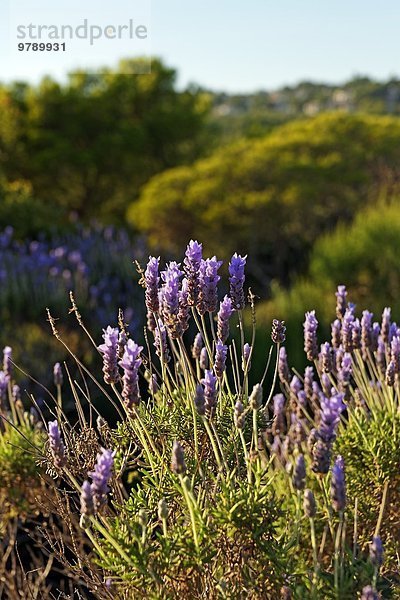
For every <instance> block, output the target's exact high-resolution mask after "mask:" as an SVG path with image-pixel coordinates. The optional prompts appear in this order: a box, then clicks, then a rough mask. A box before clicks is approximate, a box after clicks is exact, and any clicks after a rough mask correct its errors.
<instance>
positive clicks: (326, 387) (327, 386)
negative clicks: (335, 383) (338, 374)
mask: <svg viewBox="0 0 400 600" xmlns="http://www.w3.org/2000/svg"><path fill="white" fill-rule="evenodd" d="M321 385H322V391H323V393H324V394H325V396H330V395H331V389H332V383H331V380H330V379H329V377H328V375H327V374H326V373H323V374H322V377H321Z"/></svg>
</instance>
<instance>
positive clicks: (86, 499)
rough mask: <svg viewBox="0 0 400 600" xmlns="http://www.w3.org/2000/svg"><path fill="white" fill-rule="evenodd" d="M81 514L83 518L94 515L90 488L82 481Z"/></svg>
mask: <svg viewBox="0 0 400 600" xmlns="http://www.w3.org/2000/svg"><path fill="white" fill-rule="evenodd" d="M81 514H82V515H84V516H85V517H90V516H91V515H93V514H94V502H93V492H92V486H91V485H90V483H89V482H88V481H84V482H83V484H82V488H81Z"/></svg>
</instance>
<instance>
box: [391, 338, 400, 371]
mask: <svg viewBox="0 0 400 600" xmlns="http://www.w3.org/2000/svg"><path fill="white" fill-rule="evenodd" d="M390 359H391V361H392V362H393V363H394V365H395V372H396V373H398V372H399V371H400V337H397V336H394V337H393V338H392V341H391V342H390Z"/></svg>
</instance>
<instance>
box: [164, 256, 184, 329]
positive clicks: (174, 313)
mask: <svg viewBox="0 0 400 600" xmlns="http://www.w3.org/2000/svg"><path fill="white" fill-rule="evenodd" d="M182 275H183V273H182V271H181V270H180V269H179V265H178V264H177V263H176V262H175V261H172V262H170V263H169V264H168V265H167V269H166V270H165V271H163V272H162V273H161V279H162V281H163V285H162V288H161V290H160V294H159V301H160V312H161V317H162V320H163V322H164V325H165V326H166V328H167V330H168V333H169V334H170V336H171V337H172V338H173V339H176V338H178V337H180V336H181V335H182V331H181V327H180V316H179V310H180V308H181V307H180V305H179V298H180V296H179V290H180V280H181V277H182Z"/></svg>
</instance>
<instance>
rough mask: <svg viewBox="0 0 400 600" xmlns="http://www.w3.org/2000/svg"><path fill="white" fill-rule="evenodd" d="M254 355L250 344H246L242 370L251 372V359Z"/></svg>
mask: <svg viewBox="0 0 400 600" xmlns="http://www.w3.org/2000/svg"><path fill="white" fill-rule="evenodd" d="M251 353H252V348H251V346H250V344H247V343H246V344H245V345H244V346H243V356H242V369H243V371H249V370H250V357H251Z"/></svg>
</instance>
